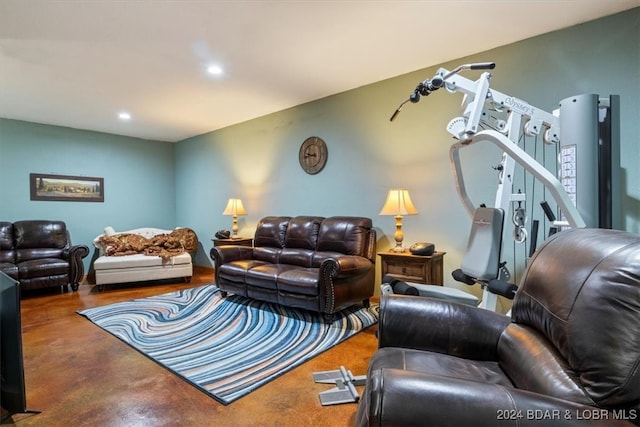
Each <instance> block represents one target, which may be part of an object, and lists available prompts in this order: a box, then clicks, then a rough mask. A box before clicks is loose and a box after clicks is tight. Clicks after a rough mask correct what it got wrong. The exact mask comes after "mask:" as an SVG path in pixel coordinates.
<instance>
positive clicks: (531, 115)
mask: <svg viewBox="0 0 640 427" xmlns="http://www.w3.org/2000/svg"><path fill="white" fill-rule="evenodd" d="M494 68H495V63H493V62H483V63H473V64H465V65H461V66H459V67H456V68H455V69H453V70H452V71H449V70H447V69H444V68H440V69H439V70H438V71H437V72H436V74H435V75H434V76H433V77H432V78H431V79H427V80H424V81H423V82H420V83H419V84H418V85H417V87H416V88H415V90H414V91H413V93H412V94H411V95H410V96H409V98H408V99H407V100H405V101H404V102H402V103H401V104H400V106H399V107H398V108H397V109H396V111H395V112H394V113H393V115H392V116H391V119H390V120H391V121H393V120H394V119H395V118H396V117H397V116H398V114H399V113H400V110H401V109H402V107H403V106H404V105H405V104H406V103H408V102H411V103H417V102H419V101H420V99H421V97H424V96H428V95H430V94H431V93H433V92H435V91H437V90H439V89H441V88H443V87H444V88H445V89H446V90H447V91H449V92H450V93H456V92H461V93H462V94H463V95H464V98H463V101H462V108H463V113H462V115H461V116H459V117H455V118H454V119H452V120H451V121H450V122H449V123H448V124H447V127H446V129H447V132H449V134H451V135H452V136H453V137H454V139H455V140H456V142H455V143H453V144H452V145H451V147H450V149H449V159H450V164H451V169H452V172H453V177H454V182H455V186H456V191H457V194H458V197H459V198H460V200H461V201H462V203H463V205H464V207H465V209H466V211H467V212H468V214H469V216H471V217H472V219H473V221H472V231H474V229H479V230H481V229H482V228H483V221H484V220H482V219H480V220H478V219H477V218H475V217H476V216H478V212H477V210H478V208H479V207H483V208H484V207H486V205H485V204H484V203H482V204H476V203H474V202H473V201H472V200H471V198H470V197H469V195H468V193H467V189H466V185H465V180H464V175H463V168H462V165H461V160H460V151H461V150H462V149H463V148H466V147H470V146H472V145H474V144H480V143H486V142H490V143H492V144H494V145H495V146H497V147H498V148H499V149H500V151H501V152H502V157H501V160H500V162H499V164H498V165H497V166H494V167H493V169H494V170H495V171H496V172H497V175H498V177H497V181H498V186H497V190H496V193H495V200H494V203H493V208H492V209H493V212H489V213H487V212H485V214H484V216H485V217H486V215H491V217H495V212H502V213H503V215H504V217H505V218H507V217H508V215H509V214H511V219H512V221H511V224H512V225H513V227H514V228H513V231H512V233H511V234H512V236H513V240H514V241H515V242H517V243H524V242H525V241H527V240H528V239H529V240H530V248H529V252H528V255H525V258H527V257H530V256H531V255H532V254H533V252H534V251H535V248H536V244H537V240H538V234H539V232H538V225H539V221H537V220H536V221H533V224H532V228H531V233H529V232H528V231H527V229H526V222H527V217H528V214H527V211H526V206H527V205H530V206H533V205H534V204H537V203H539V204H540V205H541V207H542V209H543V211H544V214H545V217H546V220H547V221H549V223H550V227H549V234H552V233H554V232H557V231H561V230H563V229H565V228H582V227H599V228H619V227H620V221H621V213H620V205H621V203H620V200H619V192H618V191H615V189H616V188H619V182H620V166H619V165H620V150H619V132H618V128H619V97H618V96H617V95H612V96H610V97H609V98H599V96H598V95H595V94H587V95H577V96H573V97H569V98H566V99H564V100H562V101H561V102H560V106H559V108H558V109H557V110H554V111H553V112H552V113H549V112H546V111H544V110H542V109H540V108H537V107H534V106H532V105H530V104H528V103H527V102H525V101H523V100H521V99H518V98H516V97H514V96H510V95H506V94H504V93H502V92H499V91H497V90H495V89H491V88H490V84H489V83H490V81H491V74H490V73H489V72H488V71H484V72H483V73H482V75H481V76H480V78H478V79H477V80H475V81H472V80H469V79H467V78H465V77H463V76H461V75H460V72H461V71H465V70H492V69H494ZM540 136H542V140H543V142H544V145H555V146H556V156H555V157H556V161H555V163H554V164H553V165H552V166H551V168H550V169H551V170H553V171H554V172H551V171H550V170H549V168H547V167H545V166H544V163H545V160H544V156H543V158H542V160H539V159H538V158H537V157H536V154H535V153H537V152H538V151H541V152H543V151H544V150H537V147H536V146H535V145H534V148H533V150H531V149H530V151H533V152H534V153H533V154H530V153H528V152H527V151H526V149H525V147H526V138H528V137H533V138H534V139H535V143H536V144H537V141H538V138H539V137H540ZM516 165H518V166H519V167H520V168H522V170H523V172H524V174H525V175H526V174H528V176H531V177H532V178H533V180H534V182H540V183H542V185H543V187H544V194H542V195H541V194H538V195H537V199H536V197H535V196H536V195H533V194H532V195H528V194H527V192H526V191H524V190H523V188H522V187H523V186H526V182H527V180H528V179H529V178H528V176H527V177H525V178H523V179H522V182H520V183H517V182H516V175H515V172H516ZM556 171H557V176H556V174H555V172H556ZM516 188H517V190H516ZM534 188H535V187H534ZM546 196H550V197H551V198H552V201H551V202H552V203H554V204H555V208H554V207H552V206H551V205H550V204H549V201H547V200H545V199H546ZM556 213H557V214H558V215H556ZM485 222H486V221H485ZM509 226H510V222H509V221H506V220H505V221H503V225H502V230H501V232H495V233H493V237H487V236H486V234H487V232H486V231H485V232H481V233H480V235H482V236H484V237H483V241H492V240H493V241H495V240H498V241H499V246H501V247H503V246H504V244H503V242H502V236H508V235H509V232H508V229H509ZM494 228H495V227H494ZM474 245H475V248H474ZM477 246H478V242H477V239H471V238H470V240H469V244H468V247H467V252H466V253H465V256H464V259H463V266H462V269H461V270H456V271H455V272H454V278H456V280H460V281H462V282H464V283H467V284H474V283H479V284H480V285H481V286H482V288H483V298H482V302H481V305H480V306H481V307H483V308H487V309H490V310H494V311H495V309H496V303H497V295H496V293H497V294H501V295H503V296H506V297H508V298H513V293H514V289H515V285H513V286H506V284H507V282H508V281H509V279H510V278H511V273H510V272H509V270H508V268H507V262H506V261H503V260H501V261H500V262H498V263H497V264H496V265H494V266H491V265H489V264H487V263H486V261H487V260H486V259H482V260H480V265H479V266H478V265H474V264H476V263H475V262H474V256H473V255H474V253H475V254H476V255H477V254H480V253H481V248H478V247H477ZM504 252H505V251H504V250H503V251H502V253H503V254H504ZM514 252H515V250H514ZM503 256H504V255H503ZM485 258H486V257H485ZM513 263H514V268H516V269H517V268H518V266H517V265H516V264H517V260H516V259H515V256H514V260H513ZM524 263H526V259H525V260H524ZM465 264H466V270H480V271H482V272H483V273H484V276H483V277H475V276H473V275H469V274H467V273H466V271H465ZM522 264H523V263H522ZM475 267H478V268H475ZM488 267H489V269H487V268H488ZM490 282H492V283H493V285H494V286H493V287H492V286H490V285H489V284H490ZM492 288H493V289H492ZM492 290H493V291H494V292H492Z"/></svg>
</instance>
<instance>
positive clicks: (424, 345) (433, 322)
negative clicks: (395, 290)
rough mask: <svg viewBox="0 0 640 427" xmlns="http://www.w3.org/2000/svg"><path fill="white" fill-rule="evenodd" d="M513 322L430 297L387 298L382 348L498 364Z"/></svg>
mask: <svg viewBox="0 0 640 427" xmlns="http://www.w3.org/2000/svg"><path fill="white" fill-rule="evenodd" d="M510 322H511V318H510V317H508V316H505V315H503V314H498V313H495V312H493V311H489V310H484V309H481V308H476V307H473V306H469V305H465V304H458V303H455V302H451V301H444V300H438V299H432V298H426V297H417V296H406V295H393V294H392V295H383V296H382V297H381V299H380V319H379V327H378V347H379V348H382V347H402V348H413V349H417V350H426V351H433V352H437V353H443V354H451V355H454V356H458V357H465V358H470V359H476V360H497V345H498V339H499V338H500V335H501V334H502V332H503V331H504V329H505V328H506V327H507V325H509V323H510Z"/></svg>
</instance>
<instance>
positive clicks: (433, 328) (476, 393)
mask: <svg viewBox="0 0 640 427" xmlns="http://www.w3.org/2000/svg"><path fill="white" fill-rule="evenodd" d="M378 334H379V349H378V350H377V352H376V353H375V354H374V356H373V358H372V360H371V362H370V365H369V370H368V375H367V383H366V387H365V391H364V395H363V397H362V399H361V401H360V404H359V407H358V413H357V425H359V426H368V425H376V426H378V425H380V426H381V425H384V426H390V425H428V426H449V425H450V426H467V425H469V426H472V425H473V426H483V425H484V426H502V425H505V426H511V425H513V426H529V425H530V426H540V425H550V426H557V425H592V424H593V425H607V426H613V425H633V424H639V420H640V236H638V235H634V234H631V233H626V232H621V231H613V230H602V229H579V230H571V231H564V232H562V233H559V234H557V235H555V236H554V237H552V238H550V239H548V240H547V241H546V242H545V243H544V244H543V245H542V246H541V248H540V249H539V250H538V251H537V252H536V253H535V254H534V256H533V258H532V259H531V261H530V263H529V266H528V268H527V270H526V271H525V274H524V276H523V278H522V281H521V283H520V287H519V289H518V292H517V294H516V297H515V299H514V301H513V307H512V315H511V317H507V316H504V315H501V314H497V313H494V312H491V311H487V310H483V309H479V308H475V307H471V306H465V305H460V304H456V303H454V302H446V301H443V300H434V299H429V298H420V297H408V296H400V295H388V296H383V297H382V299H381V313H380V321H379V330H378Z"/></svg>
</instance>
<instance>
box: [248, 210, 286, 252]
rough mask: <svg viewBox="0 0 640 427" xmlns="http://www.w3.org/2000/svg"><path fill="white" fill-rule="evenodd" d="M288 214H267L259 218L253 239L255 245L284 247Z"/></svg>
mask: <svg viewBox="0 0 640 427" xmlns="http://www.w3.org/2000/svg"><path fill="white" fill-rule="evenodd" d="M290 219H291V217H289V216H267V217H264V218H262V219H261V220H260V222H259V223H258V226H257V228H256V234H255V235H254V239H253V246H255V247H271V248H282V247H284V239H285V234H286V232H287V226H288V225H289V220H290Z"/></svg>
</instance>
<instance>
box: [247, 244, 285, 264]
mask: <svg viewBox="0 0 640 427" xmlns="http://www.w3.org/2000/svg"><path fill="white" fill-rule="evenodd" d="M281 251H282V249H280V248H273V247H269V246H262V247H255V248H253V259H256V260H258V261H264V262H270V263H272V264H277V263H278V262H279V258H280V252H281Z"/></svg>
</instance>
